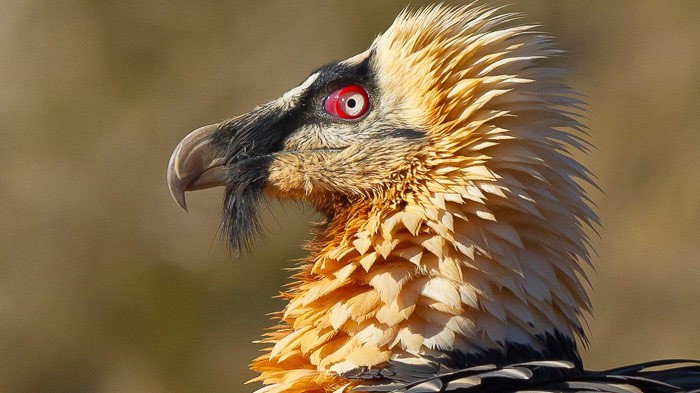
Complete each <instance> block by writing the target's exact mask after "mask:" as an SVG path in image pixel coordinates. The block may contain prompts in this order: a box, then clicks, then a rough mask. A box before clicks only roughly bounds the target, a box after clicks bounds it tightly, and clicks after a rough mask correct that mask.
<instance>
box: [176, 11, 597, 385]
mask: <svg viewBox="0 0 700 393" xmlns="http://www.w3.org/2000/svg"><path fill="white" fill-rule="evenodd" d="M515 19H517V16H515V15H513V14H499V13H498V12H497V11H496V10H492V9H486V8H479V7H473V6H461V7H446V6H433V7H429V8H425V9H422V10H419V11H415V12H410V11H404V12H403V13H401V14H400V15H399V16H398V17H397V19H396V20H395V21H394V23H393V24H392V25H391V26H390V27H389V28H388V30H387V31H386V32H384V33H383V34H381V35H380V36H378V37H377V38H376V39H375V40H374V42H372V44H371V45H370V47H369V49H367V50H366V51H364V52H362V53H360V54H358V55H355V56H353V57H351V58H349V59H346V60H343V61H339V62H334V63H329V64H327V65H325V66H323V67H321V68H319V69H318V70H316V71H314V72H312V73H311V74H310V76H308V77H307V78H306V79H305V80H304V81H303V82H302V83H301V84H300V85H298V86H297V87H294V88H293V89H291V90H289V91H288V92H286V93H284V94H282V96H281V97H279V98H277V99H275V100H273V101H271V102H269V103H267V104H264V105H261V106H259V107H257V108H255V109H253V110H252V111H250V112H249V113H246V114H243V115H239V116H236V117H234V118H232V119H230V120H226V121H224V122H221V123H217V124H213V125H209V126H204V127H202V128H199V129H197V130H195V131H193V132H192V133H190V134H189V135H188V136H186V137H185V138H184V139H183V140H182V141H181V142H180V144H179V145H178V146H177V148H176V149H175V151H174V152H173V154H172V157H171V159H170V164H169V167H168V175H167V177H168V184H169V186H170V190H171V193H172V195H173V197H174V198H175V200H176V201H177V202H178V203H179V204H180V206H182V207H183V208H184V207H185V192H186V191H191V190H197V189H202V188H209V187H215V186H223V187H224V188H225V191H224V193H225V202H224V212H223V214H224V224H223V228H224V231H225V233H226V234H227V235H228V238H229V239H230V244H231V246H232V248H233V250H234V251H235V252H238V251H239V250H241V249H242V248H245V246H246V244H247V242H248V240H249V239H250V238H251V236H253V235H254V234H255V233H256V228H257V218H256V211H257V209H258V206H259V204H260V201H261V198H262V197H264V196H270V197H275V198H280V199H287V200H298V201H307V202H309V203H310V204H312V205H313V206H314V207H315V208H316V209H318V210H319V211H320V212H321V213H322V214H323V215H325V217H326V222H325V224H324V225H322V226H321V227H320V228H318V229H317V233H316V236H315V239H314V240H313V241H312V242H311V243H310V245H309V248H310V250H311V254H310V255H309V257H308V258H307V259H306V260H305V261H304V262H303V263H302V264H301V265H300V267H299V268H298V271H297V272H296V274H295V275H294V276H293V278H294V280H295V282H294V283H293V284H292V286H291V287H290V289H288V290H287V291H286V292H284V294H283V297H284V298H285V299H286V300H287V301H288V304H287V306H286V307H285V309H284V310H283V311H282V312H280V313H279V314H278V317H279V319H280V323H279V325H278V326H276V327H275V328H273V329H272V330H271V331H270V332H269V333H267V334H266V336H265V338H264V339H263V342H264V343H267V344H269V350H268V352H267V353H266V354H264V355H262V356H261V357H259V358H258V359H256V360H255V361H254V363H253V365H252V368H253V369H254V370H256V371H258V372H259V373H260V377H259V380H261V381H263V382H264V383H265V384H266V385H267V386H266V387H265V388H263V389H262V390H260V391H261V392H263V391H264V392H325V391H335V390H337V391H343V390H342V389H346V388H347V387H349V386H350V387H352V386H356V385H357V384H359V382H358V381H363V380H364V381H367V380H390V381H392V380H402V379H401V378H404V379H405V378H407V375H410V374H411V372H412V371H411V370H413V371H415V368H413V369H412V368H411V367H417V366H416V365H417V364H424V363H425V364H427V363H430V364H433V365H435V364H437V365H438V366H439V367H445V368H447V369H450V368H452V369H454V368H456V367H465V366H469V365H478V364H482V363H485V362H488V363H492V364H508V363H509V362H511V363H512V362H517V361H528V360H535V359H558V360H566V361H570V362H571V363H573V364H574V365H575V366H576V367H580V358H579V355H578V351H577V349H576V343H575V341H576V339H577V338H579V339H584V340H585V338H584V334H583V329H582V316H583V315H584V314H585V313H586V312H587V311H588V309H589V300H588V297H587V295H586V292H585V285H584V283H585V281H586V276H585V272H584V269H583V268H582V265H585V264H586V263H588V262H589V251H588V249H589V247H588V239H587V237H586V234H585V232H584V229H585V228H586V227H588V226H590V225H591V224H594V223H595V222H596V221H597V218H596V215H595V213H594V212H593V211H592V210H591V208H590V206H589V205H590V203H589V200H588V198H587V196H586V195H585V192H584V188H583V186H585V185H586V183H591V180H590V177H589V174H588V172H587V170H586V169H585V168H584V167H583V166H582V165H581V164H579V163H578V162H577V161H575V160H574V159H572V156H571V153H572V151H574V150H586V149H587V147H588V142H586V140H585V133H584V132H583V129H584V127H583V126H582V125H581V124H580V123H579V121H578V120H577V113H578V112H579V110H580V106H581V105H582V102H581V101H580V100H579V99H578V98H577V96H576V95H575V94H574V93H573V92H572V91H571V90H570V89H569V88H568V87H567V85H566V83H565V81H564V80H563V79H562V75H563V72H562V71H561V70H560V69H557V68H552V67H551V66H548V65H547V63H548V59H550V58H552V57H555V56H558V55H559V54H560V51H559V50H558V49H557V48H555V46H554V45H553V44H552V42H551V40H550V39H549V38H548V37H546V36H544V35H542V34H541V33H539V32H537V31H536V30H535V27H534V26H523V25H514V23H513V21H514V20H515ZM407 364H408V365H412V366H410V367H409V366H407Z"/></svg>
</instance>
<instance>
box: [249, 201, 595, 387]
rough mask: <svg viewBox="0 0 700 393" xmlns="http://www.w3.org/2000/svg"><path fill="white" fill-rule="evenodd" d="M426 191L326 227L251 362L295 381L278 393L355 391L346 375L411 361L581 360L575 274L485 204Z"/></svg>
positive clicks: (267, 375)
mask: <svg viewBox="0 0 700 393" xmlns="http://www.w3.org/2000/svg"><path fill="white" fill-rule="evenodd" d="M420 195H421V194H416V196H415V197H409V198H407V200H406V201H405V203H403V204H400V205H397V206H393V207H391V208H389V207H386V206H382V207H379V206H372V205H355V206H354V207H353V208H350V209H346V210H344V213H343V215H342V216H339V215H336V216H334V217H333V219H332V220H331V221H330V222H329V223H328V224H327V225H326V226H324V228H323V229H322V230H320V231H319V232H318V233H319V234H318V235H317V237H316V239H315V240H314V241H312V242H311V243H310V248H311V249H312V256H311V257H309V259H308V260H306V261H305V262H303V263H302V264H301V265H300V266H299V267H298V271H297V272H296V274H295V275H294V276H293V279H294V280H295V282H294V283H293V285H292V286H291V287H290V290H288V291H286V292H285V293H283V295H282V296H283V297H284V298H286V299H287V300H288V301H289V303H288V304H287V306H286V308H285V309H284V310H283V311H282V312H281V313H280V314H279V317H280V319H281V323H280V324H279V325H278V326H277V327H275V328H273V329H272V330H271V331H270V332H269V333H268V334H267V336H266V339H265V340H263V341H264V342H265V343H268V344H270V345H271V347H270V352H269V353H267V354H265V355H263V356H261V357H259V358H258V359H256V361H255V362H254V363H253V364H252V369H253V370H255V371H258V372H260V373H261V376H260V377H259V378H258V380H262V381H264V382H265V383H266V384H271V385H272V386H287V388H285V389H286V390H285V389H280V390H274V389H273V390H270V391H285V392H287V391H299V392H301V391H315V390H314V389H319V390H318V391H334V390H335V389H337V388H339V387H342V386H343V385H344V384H348V383H349V384H351V385H352V384H354V382H353V379H347V378H344V377H342V376H358V375H360V374H362V373H364V372H365V371H367V370H372V369H381V368H391V367H392V361H394V360H396V359H406V358H417V359H422V358H424V359H431V360H437V361H439V362H441V363H444V364H445V365H446V366H447V367H464V366H466V365H474V364H481V363H508V362H519V361H528V360H534V359H558V360H570V361H573V362H575V363H576V364H579V365H580V359H579V357H578V352H577V350H576V345H575V340H574V337H575V336H576V334H577V333H578V332H579V331H580V325H579V314H580V312H581V310H585V299H584V298H582V297H581V295H579V294H578V292H577V291H578V288H579V286H580V284H579V283H578V281H574V277H577V276H576V272H575V271H571V272H568V271H567V270H566V269H574V268H573V267H571V266H566V265H562V264H561V261H555V260H552V259H551V257H552V255H551V254H552V250H549V249H546V248H543V247H540V246H538V245H537V244H536V243H535V242H532V241H529V240H527V239H528V237H527V236H522V235H521V234H519V233H518V232H517V231H514V230H513V229H512V226H508V225H507V224H505V223H500V222H499V221H498V219H497V217H496V216H495V215H494V214H493V212H490V211H489V210H488V209H487V208H486V207H483V208H482V211H481V212H480V213H479V212H475V211H474V206H471V204H470V201H468V200H465V199H464V198H457V197H456V196H455V195H454V194H453V193H447V192H445V191H444V190H443V191H436V190H433V191H431V192H430V193H428V194H426V195H427V196H425V197H421V196H420ZM470 211H471V213H470ZM509 228H510V229H509ZM523 239H525V240H523ZM528 261H532V262H531V263H530V262H528ZM567 272H568V273H567ZM290 373H291V374H290ZM290 375H295V377H294V378H292V377H290ZM300 376H301V377H300ZM292 381H293V382H292ZM290 383H293V384H295V385H294V386H298V389H297V388H294V389H290V388H289V385H288V384H290ZM268 388H269V387H268ZM331 388H333V389H331ZM266 391H267V390H266Z"/></svg>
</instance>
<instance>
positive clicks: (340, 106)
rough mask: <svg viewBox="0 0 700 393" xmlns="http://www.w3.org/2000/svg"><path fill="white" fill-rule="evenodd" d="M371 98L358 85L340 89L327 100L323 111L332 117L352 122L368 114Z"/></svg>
mask: <svg viewBox="0 0 700 393" xmlns="http://www.w3.org/2000/svg"><path fill="white" fill-rule="evenodd" d="M368 108H369V97H368V96H367V92H366V91H365V89H363V88H362V87H360V86H358V85H348V86H345V87H343V88H340V89H338V90H336V91H334V92H333V93H331V95H329V96H328V97H327V98H326V101H324V102H323V109H325V110H326V112H327V113H328V114H330V115H333V116H335V117H339V118H341V119H346V120H352V119H357V118H358V117H360V116H362V115H364V114H365V113H367V109H368Z"/></svg>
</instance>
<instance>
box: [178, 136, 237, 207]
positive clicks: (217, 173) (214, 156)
mask: <svg viewBox="0 0 700 393" xmlns="http://www.w3.org/2000/svg"><path fill="white" fill-rule="evenodd" d="M216 130H218V125H216V124H213V125H209V126H204V127H201V128H198V129H196V130H194V131H192V132H191V133H190V134H189V135H187V136H186V137H185V138H184V139H183V140H182V141H180V143H178V145H177V147H176V148H175V150H174V151H173V154H172V155H171V156H170V161H169V162H168V171H167V181H168V189H170V195H172V197H173V199H174V200H175V202H177V204H178V205H179V206H180V207H181V208H182V209H183V210H185V211H188V210H187V202H186V200H185V192H187V191H193V190H201V189H204V188H211V187H216V186H222V185H224V181H225V170H224V168H223V164H224V158H223V151H222V150H221V149H220V148H218V147H217V146H215V145H214V144H213V143H212V141H211V136H212V134H213V133H214V132H216Z"/></svg>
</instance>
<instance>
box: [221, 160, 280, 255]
mask: <svg viewBox="0 0 700 393" xmlns="http://www.w3.org/2000/svg"><path fill="white" fill-rule="evenodd" d="M271 161H272V158H271V157H270V156H261V157H253V158H248V159H245V160H243V161H240V162H237V163H236V164H235V165H233V166H231V167H230V168H229V174H228V177H229V179H230V180H229V181H228V182H227V183H228V186H227V187H226V196H225V199H224V214H223V216H224V219H223V221H222V223H221V233H222V235H223V236H224V237H225V238H227V239H228V245H229V248H230V250H231V252H232V253H233V255H234V256H236V257H239V256H240V255H241V254H242V253H243V252H247V251H249V250H250V245H251V242H252V240H253V238H254V237H255V236H256V235H259V234H260V233H261V232H262V225H261V223H260V216H259V214H258V207H259V206H260V202H261V200H262V198H263V195H264V194H263V189H264V187H265V180H266V179H267V175H268V166H269V164H270V162H271Z"/></svg>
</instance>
